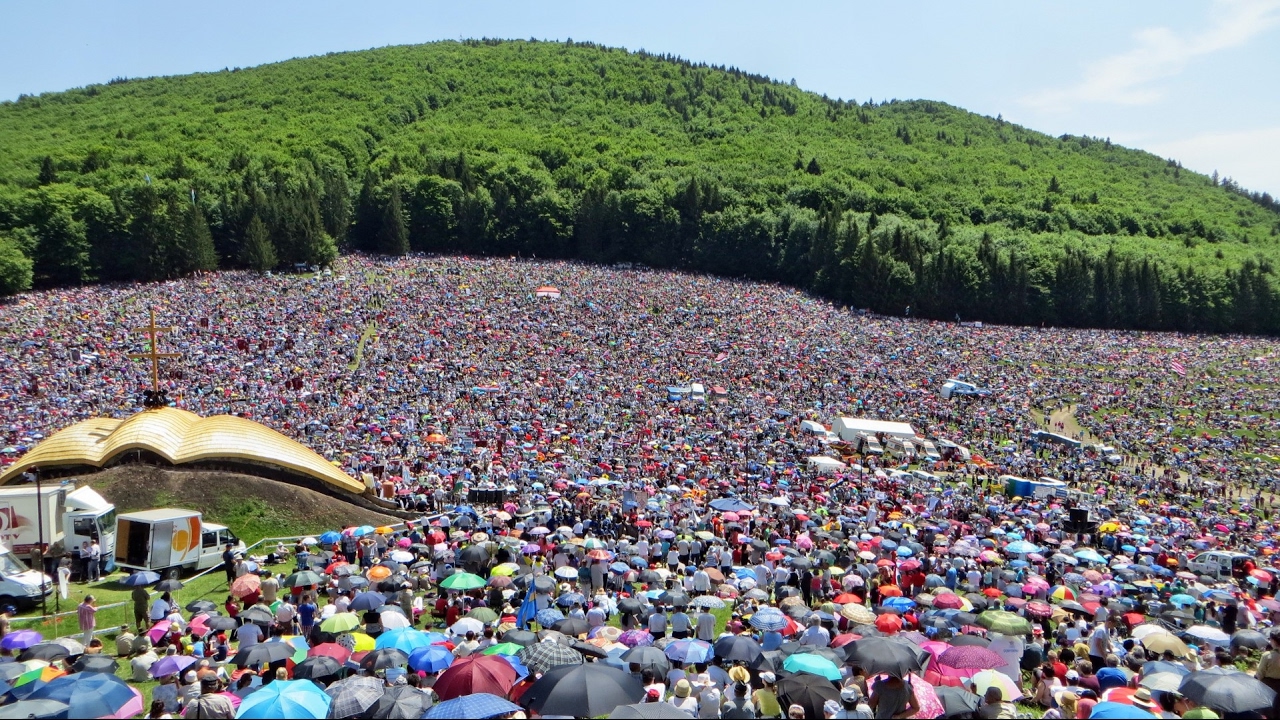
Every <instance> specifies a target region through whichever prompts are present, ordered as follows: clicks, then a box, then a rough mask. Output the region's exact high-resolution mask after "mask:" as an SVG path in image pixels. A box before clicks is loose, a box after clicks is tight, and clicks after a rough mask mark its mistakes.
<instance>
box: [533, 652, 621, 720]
mask: <svg viewBox="0 0 1280 720" xmlns="http://www.w3.org/2000/svg"><path fill="white" fill-rule="evenodd" d="M643 697H644V686H643V685H641V684H640V681H639V680H637V679H636V678H635V677H634V676H632V675H631V673H628V672H626V671H623V670H619V669H617V668H615V667H610V666H608V665H603V664H600V663H587V664H586V665H561V666H560V667H554V668H551V669H550V670H548V671H547V672H546V674H544V675H543V676H542V677H541V678H538V680H537V681H536V682H535V683H533V685H531V686H530V687H529V689H528V690H526V691H525V693H524V694H523V695H521V696H520V704H521V705H524V706H525V707H527V708H529V709H531V710H533V711H535V712H537V713H538V714H539V715H569V716H573V717H596V716H598V715H604V714H606V713H610V712H613V710H614V708H616V707H618V706H619V705H630V704H632V703H637V702H640V700H641V698H643Z"/></svg>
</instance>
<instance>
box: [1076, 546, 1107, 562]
mask: <svg viewBox="0 0 1280 720" xmlns="http://www.w3.org/2000/svg"><path fill="white" fill-rule="evenodd" d="M1074 554H1075V556H1076V558H1077V559H1079V560H1084V561H1086V562H1092V563H1105V562H1106V561H1107V559H1106V558H1104V557H1102V556H1101V555H1099V554H1098V551H1097V550H1091V549H1089V548H1085V549H1083V550H1077V551H1076V552H1075V553H1074Z"/></svg>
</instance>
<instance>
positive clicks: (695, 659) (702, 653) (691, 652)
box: [665, 640, 714, 663]
mask: <svg viewBox="0 0 1280 720" xmlns="http://www.w3.org/2000/svg"><path fill="white" fill-rule="evenodd" d="M665 652H666V655H667V657H668V658H670V659H672V660H676V661H678V662H684V663H700V662H706V661H707V660H709V659H710V658H711V656H712V655H713V654H714V653H713V651H712V649H711V643H708V642H705V641H703V640H677V641H675V642H673V643H671V644H670V645H668V646H667V649H666V650H665Z"/></svg>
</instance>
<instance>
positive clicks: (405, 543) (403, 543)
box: [396, 537, 413, 548]
mask: <svg viewBox="0 0 1280 720" xmlns="http://www.w3.org/2000/svg"><path fill="white" fill-rule="evenodd" d="M412 544H413V541H412V540H410V539H409V538H407V537H406V538H400V539H399V540H397V541H396V545H399V546H400V547H402V548H407V547H409V546H410V545H412Z"/></svg>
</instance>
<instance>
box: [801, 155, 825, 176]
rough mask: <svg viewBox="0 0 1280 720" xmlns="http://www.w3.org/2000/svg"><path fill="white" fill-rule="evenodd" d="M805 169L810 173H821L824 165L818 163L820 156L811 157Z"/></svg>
mask: <svg viewBox="0 0 1280 720" xmlns="http://www.w3.org/2000/svg"><path fill="white" fill-rule="evenodd" d="M804 171H805V172H807V173H809V174H810V175H821V174H822V166H821V165H819V164H818V158H809V166H808V167H806V168H805V169H804Z"/></svg>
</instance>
